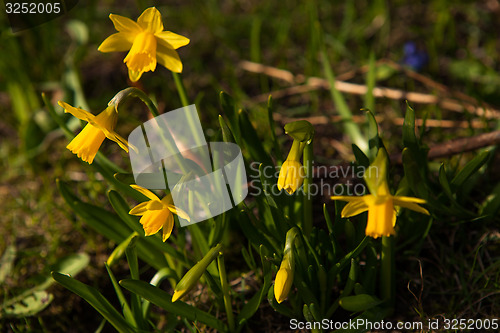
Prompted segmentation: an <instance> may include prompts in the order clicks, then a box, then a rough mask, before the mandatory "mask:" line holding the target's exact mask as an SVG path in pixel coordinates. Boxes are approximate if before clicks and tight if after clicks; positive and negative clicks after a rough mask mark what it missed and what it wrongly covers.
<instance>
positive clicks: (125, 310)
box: [104, 263, 137, 327]
mask: <svg viewBox="0 0 500 333" xmlns="http://www.w3.org/2000/svg"><path fill="white" fill-rule="evenodd" d="M104 266H105V267H106V270H107V271H108V275H109V278H110V279H111V284H113V288H114V289H115V293H116V296H117V297H118V301H119V302H120V306H121V308H122V312H123V316H124V317H125V320H126V321H127V322H129V323H130V324H131V325H132V326H133V327H137V323H136V321H135V318H134V314H133V313H132V310H130V306H129V305H128V302H127V299H126V298H125V295H124V294H123V291H122V289H121V287H120V285H119V284H118V281H117V280H116V277H115V275H114V274H113V272H112V271H111V268H109V266H108V264H106V263H104Z"/></svg>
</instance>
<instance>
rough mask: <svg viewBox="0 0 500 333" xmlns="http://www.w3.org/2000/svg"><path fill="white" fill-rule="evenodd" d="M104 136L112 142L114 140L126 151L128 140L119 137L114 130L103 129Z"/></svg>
mask: <svg viewBox="0 0 500 333" xmlns="http://www.w3.org/2000/svg"><path fill="white" fill-rule="evenodd" d="M103 132H104V134H105V135H106V137H107V138H108V139H110V140H112V141H114V142H116V143H117V144H118V145H119V146H120V147H121V148H122V149H123V150H125V151H126V152H127V153H128V142H127V140H125V139H124V138H123V137H121V136H120V135H119V134H118V133H116V132H115V131H108V130H105V129H104V130H103Z"/></svg>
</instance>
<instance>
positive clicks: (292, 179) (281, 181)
mask: <svg viewBox="0 0 500 333" xmlns="http://www.w3.org/2000/svg"><path fill="white" fill-rule="evenodd" d="M303 150H304V144H303V143H301V142H299V141H298V140H293V144H292V148H291V149H290V153H289V154H288V157H287V158H286V161H285V162H284V163H283V164H282V165H281V169H280V174H279V176H278V190H280V191H281V189H285V191H287V192H288V194H292V193H294V192H295V191H297V189H298V188H299V187H301V186H302V183H303V182H304V177H305V170H304V168H303V167H302V164H301V163H300V157H301V155H302V151H303Z"/></svg>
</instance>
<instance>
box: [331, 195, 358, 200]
mask: <svg viewBox="0 0 500 333" xmlns="http://www.w3.org/2000/svg"><path fill="white" fill-rule="evenodd" d="M359 198H360V197H356V196H348V195H334V196H331V197H330V199H332V200H342V201H358V200H359Z"/></svg>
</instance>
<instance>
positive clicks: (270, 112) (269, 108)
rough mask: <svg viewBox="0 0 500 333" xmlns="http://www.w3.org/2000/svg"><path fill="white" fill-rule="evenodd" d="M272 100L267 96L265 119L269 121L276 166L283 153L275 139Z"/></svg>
mask: <svg viewBox="0 0 500 333" xmlns="http://www.w3.org/2000/svg"><path fill="white" fill-rule="evenodd" d="M274 104H275V103H274V101H273V98H272V97H271V96H269V98H268V100H267V118H268V121H269V132H270V133H271V140H272V142H273V145H274V154H275V156H276V158H277V162H278V164H280V163H281V162H282V161H283V160H282V158H281V156H283V153H282V151H281V145H280V144H279V142H278V139H277V138H276V125H275V123H274V118H273V113H274V111H275V105H274Z"/></svg>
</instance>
